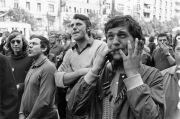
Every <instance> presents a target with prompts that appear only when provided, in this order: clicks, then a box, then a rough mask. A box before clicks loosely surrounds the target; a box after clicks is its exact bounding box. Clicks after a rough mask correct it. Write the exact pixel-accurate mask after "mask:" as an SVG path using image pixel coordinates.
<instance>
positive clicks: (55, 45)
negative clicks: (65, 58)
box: [48, 34, 64, 64]
mask: <svg viewBox="0 0 180 119" xmlns="http://www.w3.org/2000/svg"><path fill="white" fill-rule="evenodd" d="M49 42H50V51H49V56H48V58H49V59H50V61H52V62H53V63H55V64H57V60H56V56H58V55H60V53H61V52H63V50H64V49H63V46H62V45H61V40H60V39H59V36H58V35H57V34H52V35H50V36H49Z"/></svg>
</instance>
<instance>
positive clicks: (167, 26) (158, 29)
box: [139, 17, 179, 35]
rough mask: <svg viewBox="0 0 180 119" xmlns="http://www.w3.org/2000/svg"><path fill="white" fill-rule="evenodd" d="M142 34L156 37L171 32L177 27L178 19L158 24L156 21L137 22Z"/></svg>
mask: <svg viewBox="0 0 180 119" xmlns="http://www.w3.org/2000/svg"><path fill="white" fill-rule="evenodd" d="M139 23H140V25H141V27H142V31H143V34H145V35H156V34H158V33H162V32H169V33H171V32H172V29H173V28H174V27H177V26H178V25H179V23H178V18H176V17H175V18H172V19H171V20H170V21H164V22H160V21H158V20H157V19H153V20H152V21H150V22H145V21H144V20H140V21H139Z"/></svg>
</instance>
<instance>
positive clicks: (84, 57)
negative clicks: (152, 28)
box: [0, 14, 180, 119]
mask: <svg viewBox="0 0 180 119" xmlns="http://www.w3.org/2000/svg"><path fill="white" fill-rule="evenodd" d="M69 31H70V33H67V34H61V35H56V34H50V35H49V37H48V38H46V37H44V36H43V35H32V36H31V37H30V39H28V40H27V39H25V37H24V36H23V34H22V33H20V32H19V31H12V32H11V33H8V32H5V33H4V34H3V38H2V41H1V45H0V119H179V118H180V33H179V34H176V36H175V37H174V38H171V37H169V36H168V35H167V33H159V34H157V36H151V37H150V38H149V43H148V44H147V43H146V39H145V37H144V35H143V33H142V29H141V26H140V25H139V23H138V22H137V21H136V20H134V19H133V18H132V17H131V16H129V15H126V16H115V17H113V18H111V19H109V21H107V23H106V24H105V27H104V33H105V37H106V39H105V40H101V39H100V38H98V39H97V38H96V37H95V36H94V34H92V32H91V22H90V19H89V18H88V17H87V16H85V15H82V14H75V15H74V16H73V18H72V20H71V23H70V28H69ZM155 39H157V44H156V43H154V41H155ZM72 41H75V42H72ZM171 41H172V42H171Z"/></svg>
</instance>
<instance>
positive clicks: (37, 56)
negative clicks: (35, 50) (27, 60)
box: [33, 54, 44, 61]
mask: <svg viewBox="0 0 180 119" xmlns="http://www.w3.org/2000/svg"><path fill="white" fill-rule="evenodd" d="M43 55H44V54H39V55H36V56H34V57H33V60H34V61H37V60H38V59H39V58H40V57H43Z"/></svg>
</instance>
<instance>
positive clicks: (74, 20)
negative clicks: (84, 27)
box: [71, 19, 85, 24]
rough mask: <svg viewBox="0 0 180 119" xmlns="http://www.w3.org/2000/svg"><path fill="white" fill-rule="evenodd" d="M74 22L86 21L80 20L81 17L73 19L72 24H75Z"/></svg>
mask: <svg viewBox="0 0 180 119" xmlns="http://www.w3.org/2000/svg"><path fill="white" fill-rule="evenodd" d="M74 23H85V22H84V21H83V20H80V19H72V20H71V24H74Z"/></svg>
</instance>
